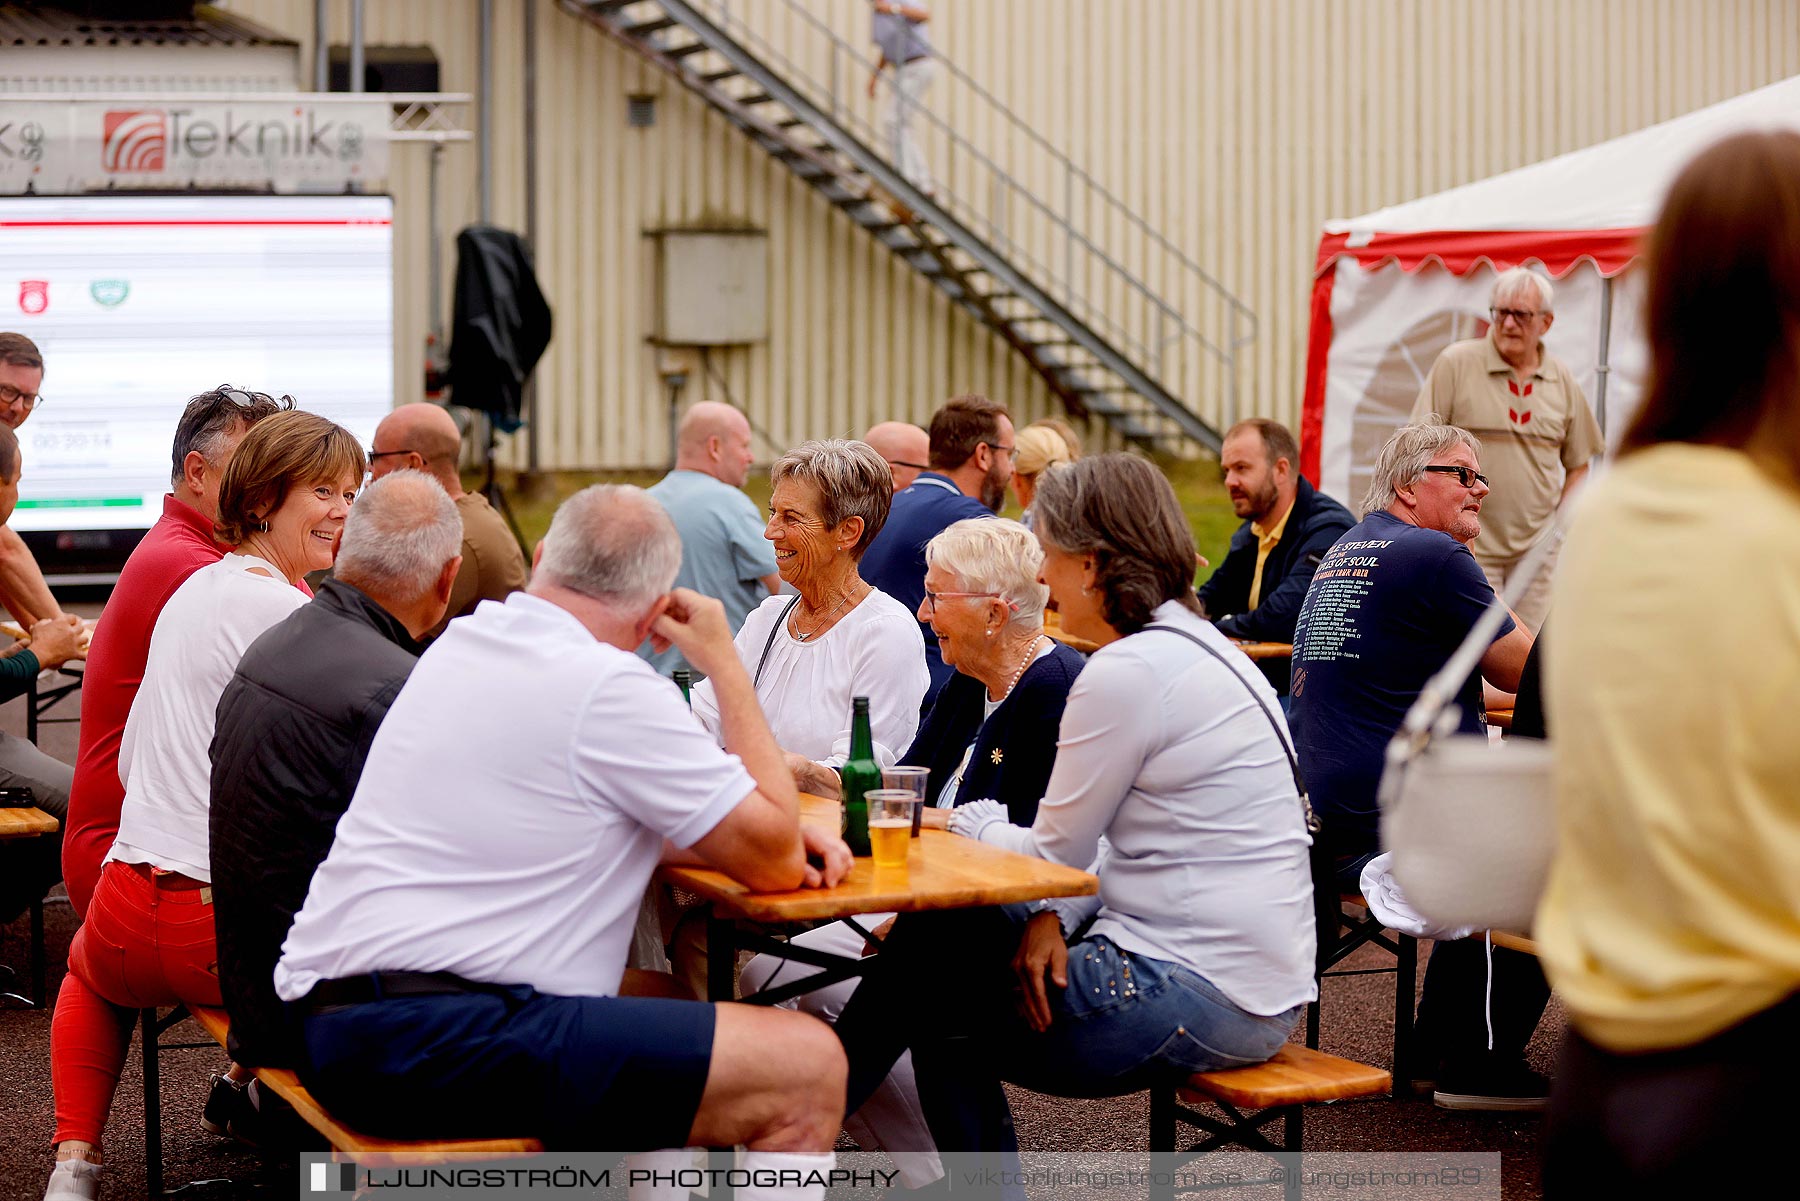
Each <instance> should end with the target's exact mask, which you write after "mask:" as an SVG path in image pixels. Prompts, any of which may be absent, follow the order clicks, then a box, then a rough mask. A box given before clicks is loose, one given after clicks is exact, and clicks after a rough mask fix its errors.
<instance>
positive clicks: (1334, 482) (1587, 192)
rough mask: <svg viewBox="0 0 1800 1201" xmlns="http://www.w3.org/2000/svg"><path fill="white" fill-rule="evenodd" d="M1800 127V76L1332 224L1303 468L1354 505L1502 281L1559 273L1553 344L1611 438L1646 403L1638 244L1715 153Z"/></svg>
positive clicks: (1482, 325) (1309, 383) (1312, 343)
mask: <svg viewBox="0 0 1800 1201" xmlns="http://www.w3.org/2000/svg"><path fill="white" fill-rule="evenodd" d="M1773 127H1786V128H1793V129H1800V76H1796V77H1794V78H1792V79H1788V80H1784V81H1783V82H1781V83H1776V84H1771V85H1770V86H1768V87H1765V88H1760V89H1758V90H1757V91H1754V92H1748V93H1746V94H1744V95H1742V96H1737V97H1734V98H1732V99H1730V100H1726V101H1723V102H1722V103H1719V104H1715V105H1712V106H1710V107H1708V108H1703V109H1699V110H1697V111H1695V112H1692V113H1689V114H1687V115H1686V116H1682V117H1677V118H1675V119H1674V120H1672V121H1665V122H1663V123H1662V124H1660V125H1653V126H1651V127H1649V128H1648V129H1642V130H1639V131H1638V132H1636V133H1632V134H1627V135H1625V136H1624V137H1620V138H1614V139H1613V140H1611V141H1609V142H1602V143H1600V144H1599V145H1596V146H1590V147H1588V148H1587V149H1585V150H1577V151H1575V152H1573V153H1570V154H1565V155H1562V156H1560V157H1558V158H1553V159H1546V160H1545V161H1544V162H1541V163H1534V164H1532V165H1531V166H1529V167H1521V168H1519V169H1518V170H1516V171H1508V172H1506V173H1505V174H1503V175H1496V176H1493V177H1492V178H1489V179H1484V180H1479V181H1477V182H1475V183H1471V184H1465V185H1463V186H1462V187H1459V188H1452V189H1450V190H1449V191H1447V192H1440V193H1438V194H1437V195H1435V196H1427V197H1424V198H1423V199H1420V200H1414V201H1410V202H1408V203H1406V204H1398V205H1394V206H1392V207H1390V208H1385V209H1381V210H1379V211H1377V212H1373V213H1369V214H1367V215H1366V216H1362V217H1355V218H1352V219H1350V220H1347V221H1346V220H1333V221H1328V222H1327V223H1326V225H1325V232H1324V236H1323V237H1321V238H1320V239H1319V256H1318V263H1317V268H1316V270H1315V272H1314V276H1313V299H1312V324H1311V334H1310V338H1309V341H1308V348H1307V362H1306V393H1305V400H1304V404H1303V407H1302V415H1301V445H1302V446H1303V448H1304V450H1303V452H1302V455H1301V460H1302V467H1303V470H1304V471H1305V473H1306V475H1307V476H1308V477H1309V478H1311V479H1313V480H1314V481H1316V482H1317V483H1318V484H1319V486H1320V487H1322V488H1323V489H1324V490H1325V491H1326V492H1328V493H1330V494H1332V495H1333V496H1336V497H1337V498H1338V499H1340V500H1342V501H1344V502H1345V503H1347V504H1350V505H1352V506H1354V504H1355V502H1356V501H1357V500H1359V499H1360V498H1361V496H1362V492H1363V490H1364V488H1365V487H1366V485H1367V482H1368V474H1369V470H1370V468H1371V466H1372V464H1373V461H1374V457H1375V452H1376V451H1377V450H1378V449H1380V446H1381V444H1382V442H1384V441H1385V440H1386V438H1387V436H1388V434H1389V433H1390V432H1392V430H1393V429H1394V428H1395V427H1396V426H1398V425H1399V424H1400V423H1402V422H1403V421H1405V419H1406V416H1407V414H1408V413H1409V412H1410V411H1411V409H1412V405H1413V401H1414V399H1415V398H1416V397H1417V396H1418V394H1419V388H1420V386H1421V385H1422V384H1423V382H1424V379H1425V375H1426V373H1427V372H1429V371H1430V369H1431V364H1432V363H1433V362H1434V361H1435V360H1436V358H1437V355H1438V352H1439V351H1441V350H1443V348H1444V347H1446V346H1448V345H1449V344H1450V343H1451V342H1453V341H1455V340H1457V339H1459V338H1472V337H1477V336H1480V335H1482V334H1484V333H1485V332H1486V331H1487V308H1488V292H1489V289H1490V288H1491V287H1492V285H1493V281H1494V276H1495V275H1496V274H1497V273H1498V272H1500V271H1504V270H1506V269H1507V268H1509V267H1514V266H1518V265H1519V264H1527V265H1534V266H1537V267H1539V268H1541V269H1542V270H1544V271H1546V272H1548V273H1549V275H1550V276H1551V278H1552V279H1554V280H1555V281H1556V306H1555V308H1556V323H1555V325H1554V326H1553V327H1552V328H1551V330H1550V332H1549V334H1548V335H1547V337H1546V338H1545V341H1546V343H1547V345H1548V347H1549V350H1550V351H1551V353H1553V354H1555V355H1557V356H1558V357H1560V358H1561V359H1562V360H1563V361H1564V362H1565V363H1567V364H1568V365H1569V366H1570V367H1571V369H1573V371H1574V372H1575V375H1576V377H1577V378H1578V379H1579V381H1580V383H1581V387H1582V390H1583V391H1584V392H1586V394H1587V397H1588V400H1589V402H1590V403H1592V404H1593V405H1594V406H1595V410H1596V414H1597V415H1598V416H1599V418H1600V421H1601V426H1602V428H1603V429H1604V430H1605V431H1606V435H1607V443H1608V446H1609V447H1610V446H1615V445H1617V441H1618V438H1619V435H1620V434H1621V433H1622V431H1623V429H1624V426H1625V424H1626V421H1627V419H1628V418H1629V416H1630V414H1631V413H1632V412H1633V411H1634V410H1635V409H1636V406H1637V402H1638V397H1639V395H1640V392H1641V389H1642V385H1643V380H1644V371H1645V367H1646V364H1647V357H1646V348H1645V346H1644V341H1643V333H1642V328H1641V317H1640V307H1641V299H1642V293H1641V290H1640V289H1641V283H1642V272H1641V270H1639V259H1638V256H1639V242H1640V238H1641V236H1642V234H1643V233H1644V232H1645V230H1646V228H1647V227H1648V226H1649V225H1650V224H1652V223H1653V222H1654V221H1655V219H1656V213H1657V210H1658V208H1659V206H1660V205H1661V203H1662V198H1663V195H1664V193H1665V192H1666V190H1667V189H1668V186H1669V184H1670V183H1671V182H1673V180H1674V177H1675V175H1676V174H1677V173H1678V172H1679V171H1680V170H1681V168H1682V166H1683V165H1684V164H1685V163H1686V162H1687V161H1688V160H1689V159H1690V158H1692V157H1693V156H1694V155H1695V154H1696V153H1698V152H1699V151H1700V150H1701V149H1703V148H1704V147H1706V146H1708V145H1710V144H1711V143H1713V142H1715V141H1717V140H1719V139H1720V138H1722V137H1724V136H1726V135H1728V134H1731V133H1735V132H1738V131H1740V130H1744V129H1753V128H1773Z"/></svg>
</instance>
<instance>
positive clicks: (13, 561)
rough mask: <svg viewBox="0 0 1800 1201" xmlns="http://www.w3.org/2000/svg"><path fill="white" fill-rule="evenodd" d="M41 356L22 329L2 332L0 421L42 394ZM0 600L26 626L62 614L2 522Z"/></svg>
mask: <svg viewBox="0 0 1800 1201" xmlns="http://www.w3.org/2000/svg"><path fill="white" fill-rule="evenodd" d="M43 382H44V356H43V353H42V352H40V351H39V350H38V348H37V343H35V342H33V341H32V340H31V339H30V338H27V337H26V336H25V335H24V334H15V333H0V425H5V426H6V428H8V429H10V430H17V429H18V428H19V427H20V426H21V425H24V424H25V419H26V418H27V417H29V416H31V413H32V410H34V409H36V408H37V406H38V404H39V402H40V401H41V400H42V399H43V397H42V396H40V395H39V394H38V388H39V387H40V386H41V385H42V384H43ZM0 603H3V604H5V606H6V608H7V610H8V611H9V612H10V613H11V614H12V615H13V616H14V617H15V618H16V619H18V622H19V626H20V627H21V628H22V629H27V630H29V629H30V628H31V627H32V626H33V625H34V624H36V623H37V622H39V621H42V620H43V619H44V618H46V617H61V616H62V615H63V614H62V606H61V605H59V604H57V603H56V598H55V597H54V596H52V595H50V585H49V584H47V583H45V582H44V573H43V572H42V571H41V570H39V568H38V565H37V560H36V559H35V558H33V557H32V554H31V550H30V548H29V547H27V546H26V545H25V540H24V539H22V538H20V537H19V535H18V534H16V533H14V532H13V528H12V526H10V525H0Z"/></svg>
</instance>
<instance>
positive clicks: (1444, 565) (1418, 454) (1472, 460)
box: [1289, 425, 1549, 1109]
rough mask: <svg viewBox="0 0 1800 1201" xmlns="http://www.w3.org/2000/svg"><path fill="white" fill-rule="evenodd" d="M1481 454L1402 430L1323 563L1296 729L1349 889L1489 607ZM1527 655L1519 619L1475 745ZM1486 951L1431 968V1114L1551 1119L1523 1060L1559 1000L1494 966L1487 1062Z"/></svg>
mask: <svg viewBox="0 0 1800 1201" xmlns="http://www.w3.org/2000/svg"><path fill="white" fill-rule="evenodd" d="M1480 449H1481V448H1480V443H1479V442H1477V441H1476V439H1475V437H1474V435H1472V434H1470V433H1468V432H1467V431H1464V430H1461V429H1458V428H1456V427H1455V426H1447V425H1409V426H1405V427H1403V428H1402V429H1399V430H1396V431H1395V432H1394V434H1393V436H1392V437H1390V438H1389V439H1388V441H1387V445H1385V446H1383V447H1382V448H1381V454H1380V455H1379V456H1378V458H1377V459H1376V463H1375V476H1374V479H1373V481H1372V482H1371V484H1370V487H1369V494H1368V496H1367V497H1365V498H1364V501H1363V511H1364V512H1365V513H1367V516H1366V517H1364V518H1363V520H1362V521H1361V523H1359V524H1358V525H1356V526H1355V527H1353V528H1352V529H1351V530H1350V532H1349V533H1347V534H1345V535H1344V536H1343V538H1342V539H1340V540H1339V541H1338V542H1337V544H1336V545H1334V546H1333V547H1332V548H1331V549H1330V550H1329V551H1327V552H1326V554H1325V557H1324V558H1323V559H1322V560H1321V561H1320V563H1319V567H1318V570H1317V571H1316V572H1314V573H1313V579H1312V584H1311V586H1310V587H1308V589H1307V592H1306V600H1305V602H1304V603H1303V604H1302V605H1301V607H1300V620H1299V623H1298V625H1297V626H1296V628H1295V631H1294V658H1293V686H1292V694H1293V709H1292V712H1291V714H1290V718H1289V721H1290V725H1291V726H1292V729H1293V734H1294V746H1295V749H1296V751H1297V753H1298V754H1299V756H1300V770H1301V772H1302V774H1303V775H1304V776H1305V777H1306V784H1307V788H1308V790H1309V792H1310V794H1311V799H1312V804H1313V808H1314V810H1315V811H1316V812H1317V813H1318V815H1319V820H1320V822H1321V823H1322V825H1323V827H1324V828H1323V830H1322V831H1321V834H1320V841H1321V844H1322V846H1323V847H1324V848H1325V849H1326V850H1327V852H1328V853H1330V854H1331V855H1332V856H1333V858H1334V860H1335V862H1336V865H1337V867H1338V869H1339V872H1340V877H1341V883H1342V884H1343V885H1344V887H1345V888H1347V889H1351V890H1354V889H1355V888H1357V887H1358V884H1357V881H1356V877H1357V875H1358V874H1359V873H1360V870H1361V867H1362V864H1363V863H1364V862H1366V861H1367V860H1368V859H1369V858H1370V857H1371V856H1373V854H1374V853H1375V852H1376V851H1378V850H1379V849H1380V810H1379V807H1378V805H1377V803H1376V788H1377V786H1378V785H1379V783H1380V781H1381V768H1382V757H1383V755H1384V753H1385V752H1386V749H1387V744H1388V742H1389V740H1391V739H1392V738H1393V736H1394V733H1395V731H1396V730H1398V729H1399V728H1400V725H1401V723H1402V721H1404V720H1405V717H1406V713H1407V710H1408V709H1410V708H1411V707H1412V704H1413V702H1414V701H1416V700H1417V699H1418V697H1419V693H1420V692H1421V691H1422V690H1423V688H1424V686H1425V683H1426V681H1427V680H1429V679H1430V678H1431V677H1432V675H1433V674H1435V673H1436V672H1437V671H1438V670H1439V669H1441V668H1442V667H1443V666H1444V664H1445V662H1446V661H1448V660H1449V658H1450V656H1451V655H1452V654H1453V653H1455V651H1456V648H1457V647H1458V646H1459V645H1461V643H1462V641H1463V639H1464V638H1466V637H1467V636H1468V633H1469V630H1470V629H1471V628H1472V627H1473V626H1474V625H1475V622H1476V620H1477V619H1478V618H1479V617H1480V616H1481V613H1482V611H1483V610H1484V609H1486V608H1487V607H1488V606H1489V605H1490V604H1492V603H1493V600H1494V590H1493V589H1492V588H1491V587H1490V586H1489V585H1488V582H1487V577H1486V576H1485V575H1484V574H1483V573H1482V570H1481V568H1480V567H1479V566H1477V565H1476V563H1475V559H1474V556H1473V555H1471V554H1470V553H1469V543H1471V542H1473V541H1474V540H1475V538H1476V536H1477V535H1479V534H1480V533H1481V502H1482V501H1483V499H1485V498H1486V497H1487V495H1488V485H1487V480H1486V479H1485V478H1484V477H1483V476H1482V475H1481V474H1480V467H1481V463H1480V460H1479V458H1478V457H1477V456H1478V455H1479V453H1480ZM1530 651H1531V634H1530V633H1529V631H1527V630H1526V629H1525V628H1524V627H1523V626H1521V625H1519V624H1518V623H1516V622H1515V621H1513V620H1512V619H1511V618H1510V617H1509V618H1508V619H1507V620H1506V621H1505V622H1503V623H1502V625H1501V627H1500V633H1499V634H1498V636H1496V638H1495V639H1494V641H1493V642H1492V644H1490V645H1489V647H1488V649H1487V652H1486V654H1484V655H1483V656H1482V658H1481V669H1480V673H1479V676H1477V675H1471V676H1470V677H1469V679H1467V680H1466V681H1464V682H1463V684H1462V686H1461V688H1460V690H1459V692H1458V695H1457V703H1458V704H1459V705H1460V706H1461V709H1462V721H1461V728H1462V729H1463V730H1464V731H1465V732H1469V733H1479V732H1481V731H1482V730H1484V729H1485V728H1486V719H1485V716H1484V713H1483V708H1482V702H1481V681H1482V679H1486V680H1487V681H1488V682H1489V683H1491V684H1493V685H1494V686H1495V687H1496V688H1500V689H1502V690H1504V691H1507V692H1511V691H1513V690H1514V689H1516V688H1517V687H1518V686H1519V675H1520V673H1521V672H1522V671H1523V670H1524V666H1525V659H1526V656H1527V655H1528V654H1529V653H1530ZM1482 951H1483V948H1482V945H1481V944H1480V943H1478V942H1472V941H1466V940H1465V941H1462V942H1451V943H1439V944H1437V946H1436V948H1435V949H1434V950H1433V952H1432V956H1431V963H1430V967H1429V968H1428V969H1427V972H1426V977H1425V997H1424V999H1423V1000H1422V1001H1421V1003H1420V1006H1419V1026H1420V1030H1421V1032H1422V1034H1427V1035H1428V1036H1429V1037H1430V1040H1431V1041H1430V1043H1428V1044H1427V1045H1428V1046H1432V1047H1433V1048H1434V1049H1435V1051H1436V1053H1437V1056H1438V1058H1439V1061H1440V1066H1439V1076H1438V1085H1439V1087H1438V1088H1437V1090H1436V1099H1437V1101H1438V1103H1439V1104H1440V1105H1444V1106H1446V1107H1447V1108H1459V1109H1529V1108H1542V1105H1543V1100H1544V1081H1543V1078H1542V1077H1539V1076H1536V1074H1535V1073H1532V1072H1530V1071H1529V1070H1528V1069H1526V1067H1525V1064H1524V1048H1525V1044H1526V1043H1527V1042H1529V1041H1530V1038H1531V1032H1532V1029H1533V1028H1534V1027H1535V1026H1536V1024H1537V1019H1538V1017H1539V1016H1540V1015H1541V1014H1542V1012H1543V1008H1544V1002H1545V1001H1546V1000H1547V999H1548V997H1549V989H1548V986H1547V985H1545V984H1544V983H1543V973H1542V972H1541V971H1539V970H1538V968H1537V964H1536V961H1535V960H1532V959H1529V957H1526V956H1519V957H1518V958H1519V959H1521V960H1524V961H1525V962H1523V963H1519V964H1513V963H1510V962H1509V963H1507V964H1505V965H1502V963H1501V961H1500V955H1501V954H1502V953H1501V952H1496V962H1495V989H1494V1048H1495V1049H1494V1050H1493V1051H1491V1052H1490V1051H1488V1050H1487V1029H1486V1023H1485V1022H1484V1021H1483V1017H1482V992H1483V991H1484V985H1485V983H1486V963H1485V959H1484V956H1483V954H1482ZM1509 954H1516V952H1515V953H1509Z"/></svg>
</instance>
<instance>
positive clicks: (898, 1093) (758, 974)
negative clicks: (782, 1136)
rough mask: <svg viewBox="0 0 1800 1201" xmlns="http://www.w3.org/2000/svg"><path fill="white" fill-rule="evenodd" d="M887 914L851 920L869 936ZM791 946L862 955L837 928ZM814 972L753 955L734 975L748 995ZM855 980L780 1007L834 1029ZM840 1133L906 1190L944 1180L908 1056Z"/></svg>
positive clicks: (855, 938) (856, 940)
mask: <svg viewBox="0 0 1800 1201" xmlns="http://www.w3.org/2000/svg"><path fill="white" fill-rule="evenodd" d="M892 916H894V915H893V914H891V913H869V914H864V915H862V916H861V917H858V918H857V919H856V924H857V925H859V926H861V927H862V928H863V929H865V930H873V929H874V928H875V927H876V926H879V925H880V924H881V923H882V922H885V921H887V920H888V918H890V917H892ZM793 942H794V945H795V946H801V947H807V948H810V949H812V950H814V951H823V952H825V953H827V954H830V955H843V956H846V957H854V956H856V955H860V954H861V953H862V948H863V937H862V935H860V934H858V933H857V932H856V931H854V930H852V929H851V928H850V927H849V926H847V925H845V924H844V923H843V922H832V923H831V924H830V925H829V926H820V927H819V928H818V929H817V930H808V931H807V932H806V933H805V934H799V935H795V937H794V939H793ZM818 971H819V969H818V968H816V967H813V966H812V965H811V964H806V963H798V962H795V961H794V960H792V959H783V958H781V957H780V956H778V955H758V956H757V957H756V958H754V959H752V960H751V961H750V962H749V963H748V964H746V965H745V966H744V970H743V972H742V973H741V974H740V975H739V977H738V980H739V988H740V989H741V991H742V992H743V993H744V994H745V995H748V994H750V993H753V992H760V991H761V990H763V989H765V988H768V987H769V986H770V985H771V984H776V985H780V984H786V983H789V982H790V981H793V980H799V979H801V978H802V977H805V976H811V975H814V974H816V973H817V972H818ZM859 983H860V981H858V980H840V981H838V982H837V983H836V984H831V985H827V986H826V987H824V988H820V989H814V990H813V991H812V992H809V993H801V994H800V995H799V996H798V997H795V998H794V999H792V1000H788V1001H783V1002H781V1004H782V1006H783V1007H784V1008H787V1009H798V1010H799V1011H800V1012H802V1013H810V1014H812V1015H813V1016H814V1017H816V1018H819V1019H821V1020H823V1021H826V1022H831V1023H836V1021H837V1019H838V1014H840V1013H842V1012H844V1006H845V1005H846V1004H847V1003H848V1002H849V1000H850V994H851V993H853V992H855V991H856V986H857V984H859ZM844 1129H845V1130H847V1131H849V1132H850V1137H851V1138H853V1139H855V1140H856V1145H857V1146H859V1147H861V1148H862V1149H863V1150H865V1151H868V1150H881V1151H885V1152H887V1155H888V1158H890V1159H892V1160H893V1161H894V1166H895V1167H896V1168H898V1169H899V1171H900V1179H901V1181H902V1183H904V1184H905V1185H906V1187H907V1188H923V1187H925V1186H926V1185H928V1184H930V1183H931V1182H932V1181H934V1180H936V1179H937V1178H938V1177H940V1176H942V1175H943V1174H944V1166H943V1162H942V1161H941V1160H940V1159H939V1158H938V1153H937V1143H935V1142H934V1141H933V1140H932V1137H931V1129H930V1128H929V1127H928V1126H926V1125H925V1111H924V1110H923V1109H921V1108H920V1107H919V1086H918V1084H917V1083H916V1082H915V1081H914V1079H913V1066H912V1052H911V1051H908V1052H907V1053H906V1054H904V1055H902V1056H901V1057H900V1060H899V1062H898V1063H896V1064H894V1069H893V1071H891V1072H889V1073H888V1077H887V1079H886V1080H883V1081H882V1082H881V1087H880V1088H877V1089H876V1090H875V1092H874V1095H872V1096H871V1097H870V1098H869V1099H868V1100H867V1101H866V1102H864V1103H863V1107H862V1108H861V1109H859V1110H857V1111H856V1112H855V1113H853V1114H850V1115H848V1116H847V1117H845V1119H844Z"/></svg>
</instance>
